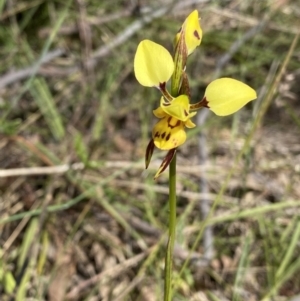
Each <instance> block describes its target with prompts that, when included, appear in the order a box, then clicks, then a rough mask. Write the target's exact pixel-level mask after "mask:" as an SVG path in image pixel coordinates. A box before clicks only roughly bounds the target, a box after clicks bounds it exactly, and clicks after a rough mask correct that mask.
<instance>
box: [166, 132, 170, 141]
mask: <svg viewBox="0 0 300 301" xmlns="http://www.w3.org/2000/svg"><path fill="white" fill-rule="evenodd" d="M170 137H171V133H169V134H168V135H167V137H166V141H169V139H170Z"/></svg>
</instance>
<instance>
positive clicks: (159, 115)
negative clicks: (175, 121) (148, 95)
mask: <svg viewBox="0 0 300 301" xmlns="http://www.w3.org/2000/svg"><path fill="white" fill-rule="evenodd" d="M153 114H154V116H155V117H157V118H163V117H165V116H167V113H166V112H165V111H164V110H163V109H162V108H161V107H158V108H157V109H155V110H153Z"/></svg>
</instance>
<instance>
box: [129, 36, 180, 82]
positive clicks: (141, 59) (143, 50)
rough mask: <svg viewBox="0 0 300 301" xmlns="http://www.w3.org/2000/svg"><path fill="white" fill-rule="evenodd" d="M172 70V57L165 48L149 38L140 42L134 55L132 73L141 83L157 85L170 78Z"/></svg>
mask: <svg viewBox="0 0 300 301" xmlns="http://www.w3.org/2000/svg"><path fill="white" fill-rule="evenodd" d="M173 71H174V63H173V58H172V56H171V54H170V53H169V51H168V50H167V49H165V48H164V47H163V46H161V45H159V44H156V43H154V42H152V41H150V40H144V41H142V42H140V44H139V45H138V48H137V51H136V54H135V57H134V73H135V77H136V79H137V80H138V82H139V83H140V84H141V85H143V86H146V87H154V86H156V87H158V86H159V85H160V84H162V83H165V82H167V81H168V80H169V79H170V77H171V76H172V73H173Z"/></svg>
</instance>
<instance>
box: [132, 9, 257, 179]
mask: <svg viewBox="0 0 300 301" xmlns="http://www.w3.org/2000/svg"><path fill="white" fill-rule="evenodd" d="M201 39H202V29H201V26H200V22H199V17H198V11H197V10H195V11H193V12H192V13H191V14H190V15H189V16H188V17H187V18H186V20H185V21H184V23H183V25H182V27H181V28H180V30H179V31H178V33H177V34H176V36H175V40H174V41H175V42H174V44H175V46H174V48H175V51H174V57H172V55H171V54H170V53H169V51H168V50H167V49H165V48H164V47H163V46H161V45H159V44H157V43H155V42H152V41H150V40H143V41H141V42H140V44H139V45H138V47H137V51H136V54H135V58H134V72H135V76H136V79H137V80H138V82H139V83H140V84H141V85H142V86H146V87H156V88H158V89H159V90H160V91H161V93H162V97H161V99H160V106H159V107H158V108H157V109H156V110H154V111H153V114H154V115H155V116H156V117H157V118H159V119H160V120H159V121H158V122H157V123H156V125H155V126H154V128H153V130H152V139H151V140H150V142H149V144H148V147H147V150H146V158H145V159H146V168H148V166H149V163H150V160H151V157H152V154H153V151H154V146H156V147H157V148H159V149H161V150H168V153H167V155H166V157H165V158H164V160H163V162H162V164H161V166H160V168H159V169H158V171H157V173H156V175H155V176H154V179H156V178H157V177H158V176H159V175H160V174H161V173H162V172H163V171H164V170H165V169H166V168H167V167H168V165H169V164H170V162H171V161H172V159H173V156H174V154H175V152H176V149H177V148H178V147H179V146H180V145H182V144H183V143H184V142H185V141H186V133H185V128H193V127H195V126H196V125H195V124H194V123H193V122H192V121H191V118H192V117H193V116H195V115H196V114H197V112H195V111H197V110H199V109H201V108H203V107H206V108H209V109H210V110H211V111H212V112H214V113H215V114H216V115H219V116H226V115H230V114H233V113H235V112H236V111H238V110H239V109H241V108H242V107H243V106H244V105H246V104H247V103H248V102H249V101H251V100H254V99H256V92H255V90H253V89H252V88H251V87H249V86H248V85H246V84H244V83H242V82H240V81H238V80H235V79H231V78H220V79H217V80H214V81H212V82H211V83H210V84H209V85H208V86H207V88H206V90H205V94H204V97H203V98H202V100H201V101H199V102H198V103H195V104H190V89H189V83H188V78H187V75H186V72H185V68H186V61H187V58H188V56H189V55H190V54H192V53H193V52H194V50H195V49H196V47H197V46H199V45H200V43H201ZM170 79H171V93H170V92H169V91H168V90H167V87H166V85H167V82H168V81H169V80H170Z"/></svg>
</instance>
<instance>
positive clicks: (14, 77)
mask: <svg viewBox="0 0 300 301" xmlns="http://www.w3.org/2000/svg"><path fill="white" fill-rule="evenodd" d="M64 53H65V50H63V49H56V50H53V51H50V52H48V53H47V54H46V55H45V56H44V57H43V58H42V60H41V62H38V63H36V64H33V65H32V66H30V67H27V68H25V69H21V70H18V71H10V72H7V73H6V74H4V75H3V76H1V77H0V89H1V88H4V87H6V86H7V85H10V84H12V83H14V82H17V81H19V80H22V79H25V78H27V77H30V76H31V75H32V74H33V73H34V72H35V71H36V68H37V66H38V65H39V64H45V63H48V62H50V61H52V60H53V59H54V58H57V57H59V56H61V55H63V54H64Z"/></svg>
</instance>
